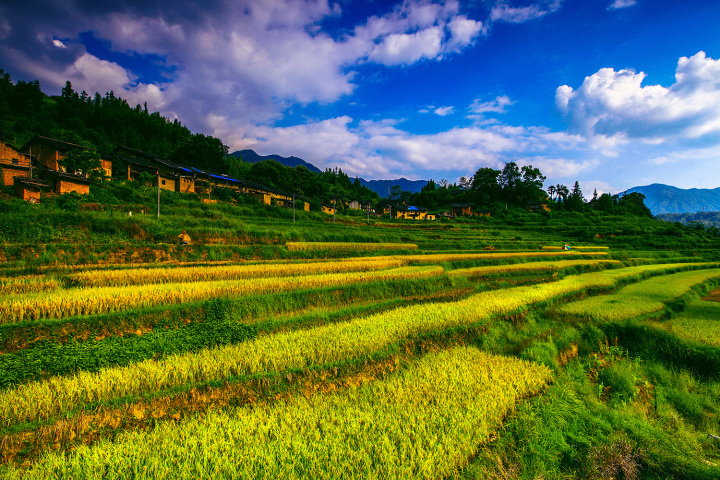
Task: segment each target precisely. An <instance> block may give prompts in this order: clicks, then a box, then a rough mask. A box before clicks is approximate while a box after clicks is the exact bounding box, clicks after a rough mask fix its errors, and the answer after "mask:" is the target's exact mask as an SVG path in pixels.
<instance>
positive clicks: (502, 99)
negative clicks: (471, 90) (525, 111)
mask: <svg viewBox="0 0 720 480" xmlns="http://www.w3.org/2000/svg"><path fill="white" fill-rule="evenodd" d="M513 103H515V102H513V101H512V100H510V97H508V96H506V95H501V96H498V97H495V100H491V101H489V102H483V101H481V100H480V99H479V98H476V99H475V100H474V101H473V103H472V104H471V105H470V107H469V110H470V111H471V112H473V113H476V114H483V113H489V112H493V113H505V107H507V106H508V105H512V104H513Z"/></svg>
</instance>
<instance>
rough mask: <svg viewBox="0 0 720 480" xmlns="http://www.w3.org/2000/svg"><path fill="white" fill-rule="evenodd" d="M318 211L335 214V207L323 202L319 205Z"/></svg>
mask: <svg viewBox="0 0 720 480" xmlns="http://www.w3.org/2000/svg"><path fill="white" fill-rule="evenodd" d="M320 211H322V212H323V213H327V214H328V215H334V214H335V208H333V207H332V205H325V204H324V203H323V204H322V205H320Z"/></svg>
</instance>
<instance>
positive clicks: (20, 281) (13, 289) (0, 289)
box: [0, 275, 60, 295]
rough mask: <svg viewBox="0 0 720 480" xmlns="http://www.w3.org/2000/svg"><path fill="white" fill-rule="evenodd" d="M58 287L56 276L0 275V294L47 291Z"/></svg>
mask: <svg viewBox="0 0 720 480" xmlns="http://www.w3.org/2000/svg"><path fill="white" fill-rule="evenodd" d="M59 287H60V283H59V282H58V280H57V278H54V277H50V276H45V275H25V276H22V277H0V295H17V294H23V293H31V292H47V291H50V290H55V289H57V288H59Z"/></svg>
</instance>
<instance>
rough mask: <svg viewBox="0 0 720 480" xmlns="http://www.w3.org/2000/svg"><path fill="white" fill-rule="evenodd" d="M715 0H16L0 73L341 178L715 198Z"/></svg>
mask: <svg viewBox="0 0 720 480" xmlns="http://www.w3.org/2000/svg"><path fill="white" fill-rule="evenodd" d="M718 19H720V2H718V1H717V0H688V1H684V2H677V1H669V0H652V1H651V0H470V1H456V0H446V1H429V0H405V1H398V2H394V1H379V0H375V1H372V0H371V1H351V0H340V1H334V0H318V1H311V0H207V1H204V2H194V1H183V0H178V1H175V2H172V3H169V2H162V1H159V0H145V1H143V2H138V1H134V0H133V1H123V0H119V1H116V2H112V3H110V2H95V1H92V0H68V1H62V2H60V1H48V0H26V1H23V2H19V1H18V2H10V4H2V5H0V68H3V69H5V70H6V71H7V72H10V73H11V75H12V76H13V78H14V79H15V80H33V79H38V80H40V83H41V85H42V86H43V89H44V91H46V92H48V93H51V94H58V93H59V92H60V89H61V88H62V86H63V85H64V83H65V81H66V80H70V81H71V82H72V84H73V86H74V87H75V89H76V90H78V91H79V90H83V89H84V90H86V91H88V92H90V93H91V94H92V93H94V92H95V91H99V92H100V93H104V92H106V91H109V90H114V92H115V94H116V95H120V96H123V97H125V98H127V99H128V100H129V102H130V103H131V104H135V103H143V102H145V101H147V103H148V106H149V108H151V109H152V110H159V111H160V112H161V113H162V114H163V115H165V116H167V117H170V118H179V119H180V120H181V121H182V122H183V123H184V124H186V125H188V127H190V128H191V129H192V130H193V131H196V132H202V133H205V134H210V135H214V136H217V137H219V138H221V139H222V140H223V142H224V143H225V144H227V145H228V146H229V147H230V149H231V151H234V150H239V149H243V148H252V149H254V150H255V151H256V152H258V153H260V154H279V155H284V156H290V155H295V156H298V157H301V158H304V159H305V160H307V161H309V162H311V163H313V164H315V165H316V166H318V167H319V168H326V167H336V166H337V167H340V168H342V169H343V170H344V171H346V172H347V173H348V174H350V175H351V176H361V177H364V178H366V179H384V178H385V179H386V178H398V177H401V176H404V177H406V178H410V179H430V178H432V179H435V180H440V179H447V180H449V181H452V182H454V181H457V180H458V179H459V178H460V177H462V176H468V177H469V176H472V174H473V173H474V172H475V171H476V170H477V169H478V168H481V167H493V168H498V169H500V168H502V166H503V164H504V163H505V162H510V161H514V162H517V163H519V164H521V165H528V164H530V165H533V166H536V167H539V168H540V169H541V170H542V171H543V173H544V174H545V175H546V176H547V177H548V179H547V181H546V186H547V185H550V184H557V183H563V184H570V185H571V184H572V183H573V182H574V181H575V180H579V181H580V183H581V186H582V187H583V190H584V192H585V193H586V195H587V196H589V195H591V194H592V191H593V189H597V190H598V192H611V193H616V192H619V191H623V190H625V189H627V188H630V187H633V186H639V185H646V184H650V183H666V184H670V185H674V186H678V187H681V188H692V187H697V188H716V187H720V20H718Z"/></svg>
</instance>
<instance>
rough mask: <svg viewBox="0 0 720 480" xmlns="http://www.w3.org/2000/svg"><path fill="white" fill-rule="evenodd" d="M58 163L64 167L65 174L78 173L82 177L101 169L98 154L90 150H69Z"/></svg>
mask: <svg viewBox="0 0 720 480" xmlns="http://www.w3.org/2000/svg"><path fill="white" fill-rule="evenodd" d="M58 163H59V164H60V165H62V166H63V167H65V171H66V172H69V173H75V172H80V173H81V174H82V175H87V174H89V173H90V172H92V171H94V170H97V169H100V168H101V163H100V154H99V153H98V152H96V151H95V150H91V149H87V150H86V149H80V148H76V149H74V150H70V151H69V152H68V153H67V155H65V158H61V159H60V161H59V162H58Z"/></svg>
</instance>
